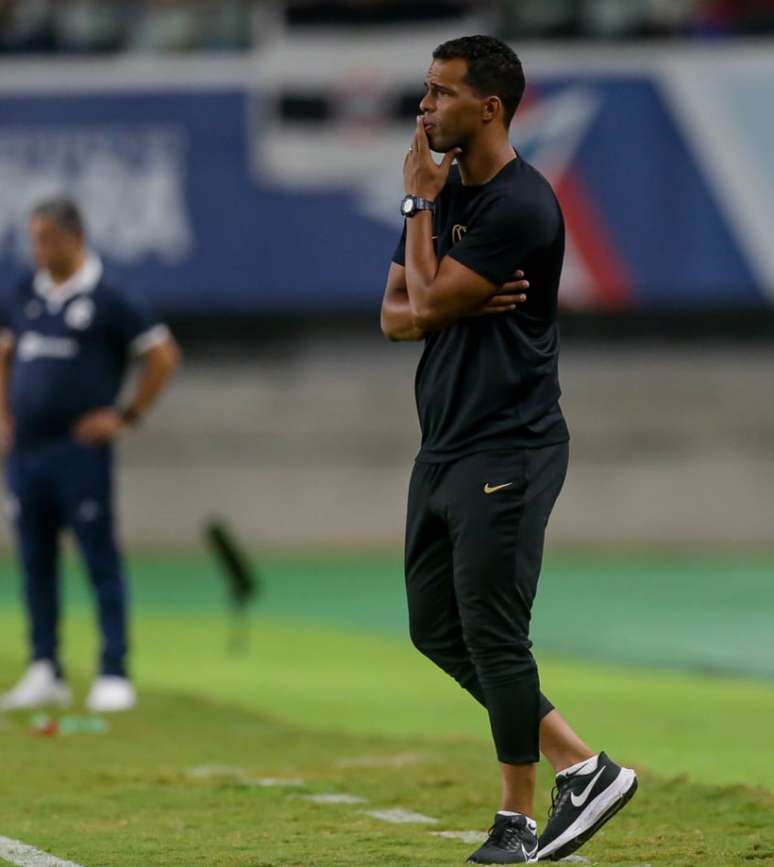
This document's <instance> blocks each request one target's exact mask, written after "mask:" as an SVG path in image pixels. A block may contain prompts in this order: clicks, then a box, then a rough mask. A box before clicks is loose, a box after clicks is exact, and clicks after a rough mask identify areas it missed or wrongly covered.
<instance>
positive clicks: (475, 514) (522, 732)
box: [406, 443, 568, 764]
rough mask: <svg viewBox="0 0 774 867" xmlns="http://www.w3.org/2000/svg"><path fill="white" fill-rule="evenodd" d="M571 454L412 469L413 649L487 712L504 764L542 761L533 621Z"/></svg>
mask: <svg viewBox="0 0 774 867" xmlns="http://www.w3.org/2000/svg"><path fill="white" fill-rule="evenodd" d="M567 459H568V445H567V443H561V444H559V445H552V446H546V447H544V448H538V449H519V450H514V451H508V452H479V453H477V454H473V455H469V456H467V457H464V458H460V459H459V460H456V461H450V462H448V463H436V464H431V463H422V462H419V461H417V463H416V464H415V465H414V471H413V473H412V476H411V484H410V487H409V499H408V517H407V522H406V589H407V595H408V607H409V622H410V629H411V640H412V641H413V643H414V645H415V646H416V647H417V648H418V649H419V650H420V651H421V652H422V653H423V654H425V655H426V656H427V657H429V658H430V659H431V660H432V661H433V662H435V663H436V664H437V665H438V666H440V667H441V668H442V669H443V670H444V671H445V672H447V673H448V674H450V675H451V676H452V677H453V678H454V679H455V680H456V681H457V682H458V683H459V684H460V686H462V687H464V688H465V689H467V690H468V691H469V692H470V693H471V694H472V695H473V697H474V698H475V699H477V700H478V701H479V702H481V704H483V705H484V706H485V707H486V709H487V711H488V712H489V720H490V723H491V727H492V734H493V737H494V742H495V747H496V749H497V756H498V758H499V760H500V761H501V762H506V763H508V764H525V763H530V762H537V761H538V760H539V736H538V730H539V726H540V720H541V719H542V718H543V717H544V716H545V715H546V714H547V713H548V712H549V711H550V710H552V708H553V706H552V705H551V703H550V702H549V701H548V699H546V698H545V696H543V695H542V693H541V692H540V685H539V681H538V672H537V665H536V664H535V660H534V657H533V656H532V652H531V647H532V643H531V641H530V640H529V623H530V615H531V610H532V602H533V600H534V598H535V592H536V590H537V582H538V577H539V575H540V567H541V563H542V559H543V541H544V537H545V529H546V524H547V523H548V518H549V515H550V514H551V510H552V509H553V506H554V503H555V502H556V498H557V497H558V496H559V492H560V491H561V488H562V484H563V483H564V478H565V475H566V473H567Z"/></svg>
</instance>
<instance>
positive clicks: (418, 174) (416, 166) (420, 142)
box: [403, 115, 462, 202]
mask: <svg viewBox="0 0 774 867" xmlns="http://www.w3.org/2000/svg"><path fill="white" fill-rule="evenodd" d="M460 153H462V151H461V150H460V149H459V148H452V150H450V151H449V152H448V153H446V154H444V157H443V160H441V163H440V165H438V164H437V163H436V161H435V160H434V159H433V155H432V152H431V151H430V142H429V141H428V140H427V132H426V131H425V126H424V123H423V119H422V116H421V115H420V116H419V117H418V118H417V124H416V130H415V132H414V138H413V139H412V141H411V144H410V145H409V149H408V153H407V154H406V159H405V160H404V161H403V185H404V189H405V191H406V193H407V194H410V195H413V196H421V197H422V198H423V199H430V201H433V202H434V201H435V200H436V199H437V198H438V196H439V194H440V192H441V190H442V189H443V188H444V185H445V184H446V179H447V178H448V177H449V169H450V168H451V164H452V163H453V162H454V160H455V159H456V157H457V156H458V155H459V154H460Z"/></svg>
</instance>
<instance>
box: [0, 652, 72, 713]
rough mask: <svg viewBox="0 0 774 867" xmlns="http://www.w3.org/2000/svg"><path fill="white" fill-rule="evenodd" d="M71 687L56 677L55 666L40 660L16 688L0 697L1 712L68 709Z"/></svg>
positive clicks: (46, 660) (34, 663)
mask: <svg viewBox="0 0 774 867" xmlns="http://www.w3.org/2000/svg"><path fill="white" fill-rule="evenodd" d="M70 701H71V696H70V687H69V686H68V685H67V684H66V683H65V682H64V681H63V680H61V679H60V678H58V677H57V676H56V670H55V668H54V664H53V663H52V662H50V661H49V660H48V659H39V660H38V661H37V662H33V663H32V665H30V667H29V668H28V669H27V671H26V673H25V675H24V677H23V678H22V679H21V680H20V681H19V682H18V683H17V684H16V686H15V687H14V688H13V689H11V690H9V691H8V692H6V693H5V694H3V695H0V710H28V709H30V708H35V707H48V706H50V705H55V706H56V707H67V706H68V705H69V704H70Z"/></svg>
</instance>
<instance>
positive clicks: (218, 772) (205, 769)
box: [186, 765, 247, 780]
mask: <svg viewBox="0 0 774 867" xmlns="http://www.w3.org/2000/svg"><path fill="white" fill-rule="evenodd" d="M186 773H187V774H188V776H189V777H195V778H196V779H199V780H206V779H209V778H210V777H242V776H244V775H245V774H246V773H247V771H246V770H245V769H244V768H232V767H229V766H228V765H201V766H200V767H198V768H189V769H188V770H187V771H186Z"/></svg>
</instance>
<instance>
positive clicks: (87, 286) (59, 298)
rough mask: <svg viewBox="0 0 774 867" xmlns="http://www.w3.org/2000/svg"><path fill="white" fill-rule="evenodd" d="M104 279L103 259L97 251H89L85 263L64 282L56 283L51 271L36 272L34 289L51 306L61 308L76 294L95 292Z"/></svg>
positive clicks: (55, 308)
mask: <svg viewBox="0 0 774 867" xmlns="http://www.w3.org/2000/svg"><path fill="white" fill-rule="evenodd" d="M101 279H102V260H101V259H100V258H99V256H98V255H97V254H96V253H91V252H89V253H87V254H86V259H85V260H84V263H83V265H81V267H80V268H79V269H78V270H77V271H76V272H75V274H73V275H72V277H70V278H69V279H67V280H65V282H64V283H59V284H56V283H54V281H53V279H52V277H51V272H50V271H47V270H41V271H36V272H35V277H34V279H33V281H32V286H33V289H34V290H35V293H36V294H37V295H40V296H41V297H42V298H43V299H44V300H45V301H46V303H47V305H48V306H49V308H51V309H54V310H58V309H61V308H62V307H63V306H64V305H65V304H66V303H67V302H68V301H69V300H70V299H71V298H72V297H73V296H74V295H80V294H81V293H84V292H93V291H94V289H96V287H97V284H98V283H99V281H100V280H101Z"/></svg>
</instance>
